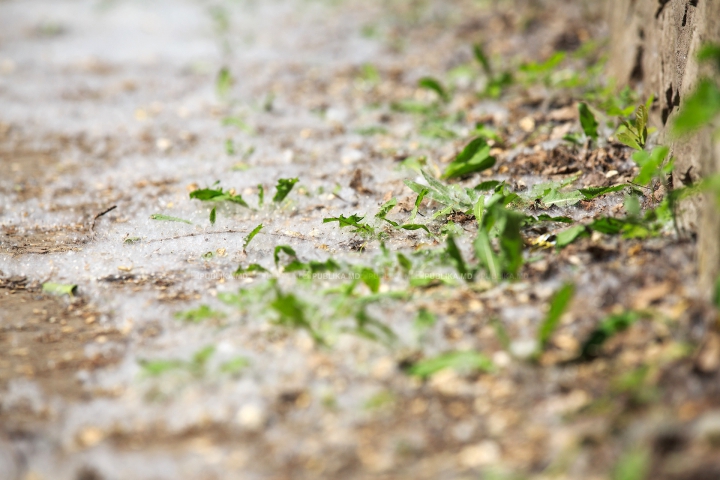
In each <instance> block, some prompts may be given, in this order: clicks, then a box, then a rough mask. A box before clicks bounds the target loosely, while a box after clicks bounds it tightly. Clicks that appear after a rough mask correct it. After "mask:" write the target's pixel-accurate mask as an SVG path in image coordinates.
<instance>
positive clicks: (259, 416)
mask: <svg viewBox="0 0 720 480" xmlns="http://www.w3.org/2000/svg"><path fill="white" fill-rule="evenodd" d="M236 419H237V422H238V423H239V424H240V426H242V427H243V428H246V429H248V430H259V429H260V428H261V427H262V426H263V425H264V424H265V412H264V411H263V409H262V408H260V407H259V406H258V405H253V404H250V405H245V406H243V407H242V408H241V409H240V411H239V412H238V413H237V417H236Z"/></svg>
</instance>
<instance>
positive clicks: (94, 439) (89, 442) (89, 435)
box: [77, 427, 105, 448]
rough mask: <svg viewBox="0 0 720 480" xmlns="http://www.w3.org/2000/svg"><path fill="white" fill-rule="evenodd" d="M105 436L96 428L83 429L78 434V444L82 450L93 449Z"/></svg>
mask: <svg viewBox="0 0 720 480" xmlns="http://www.w3.org/2000/svg"><path fill="white" fill-rule="evenodd" d="M104 436H105V434H104V433H103V431H102V430H100V429H99V428H98V427H85V428H83V429H82V431H81V432H80V433H79V434H78V438H77V439H78V444H79V445H80V446H81V447H84V448H90V447H94V446H95V445H97V444H98V443H100V442H101V441H102V439H103V438H104Z"/></svg>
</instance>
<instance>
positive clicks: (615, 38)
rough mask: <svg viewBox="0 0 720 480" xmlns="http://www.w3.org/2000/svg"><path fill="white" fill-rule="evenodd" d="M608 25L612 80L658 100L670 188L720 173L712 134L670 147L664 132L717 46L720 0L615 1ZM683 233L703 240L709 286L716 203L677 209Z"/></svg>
mask: <svg viewBox="0 0 720 480" xmlns="http://www.w3.org/2000/svg"><path fill="white" fill-rule="evenodd" d="M607 18H608V21H609V24H610V32H611V37H612V40H611V57H610V58H611V60H610V64H609V69H610V74H611V75H612V76H613V77H615V78H616V79H617V80H618V82H619V84H621V85H623V84H631V85H635V86H641V87H642V89H643V91H644V93H645V94H646V95H648V96H649V95H651V94H653V95H654V96H655V98H656V101H655V104H654V105H653V109H652V111H651V122H652V123H653V124H654V125H655V126H657V127H659V128H661V129H662V130H663V133H662V135H661V142H663V143H665V144H670V146H671V148H672V154H673V156H674V157H675V158H676V167H675V173H674V174H673V179H672V182H673V186H675V187H679V186H682V185H683V184H687V183H689V182H691V181H696V180H697V179H698V178H699V177H700V176H705V175H709V174H713V173H717V172H720V147H718V146H717V145H713V140H712V136H711V134H710V131H704V132H701V133H699V134H698V135H696V136H693V137H692V138H691V139H688V140H683V141H676V142H671V139H669V138H668V137H667V136H666V135H665V133H664V127H665V126H666V125H667V124H668V122H669V121H670V120H671V119H672V117H673V115H674V114H676V113H677V111H678V108H679V106H680V104H681V102H682V100H683V98H685V96H686V95H687V94H688V92H690V91H691V90H692V89H693V88H694V87H695V85H696V84H697V81H698V79H699V78H700V77H701V76H702V74H703V73H707V72H705V71H704V70H703V69H702V67H701V66H700V65H698V62H697V61H696V54H697V52H698V49H699V48H700V47H701V46H702V45H703V44H705V43H706V42H720V1H718V0H655V1H650V0H611V1H609V2H608V11H607ZM679 224H680V226H681V228H682V230H683V231H685V232H688V233H696V234H697V235H698V237H699V238H698V261H699V270H700V277H701V285H705V286H707V287H708V289H709V286H710V285H711V284H712V283H713V282H714V279H715V278H716V276H717V275H718V272H720V214H718V211H717V206H716V204H715V202H710V201H707V199H703V198H695V199H692V200H690V201H687V202H684V204H683V205H681V207H680V215H679Z"/></svg>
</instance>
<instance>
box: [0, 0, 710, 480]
mask: <svg viewBox="0 0 720 480" xmlns="http://www.w3.org/2000/svg"><path fill="white" fill-rule="evenodd" d="M594 9H595V8H594V7H593V6H592V5H590V6H586V5H585V4H584V3H583V2H561V1H552V2H550V1H548V2H545V3H534V2H521V1H517V2H472V1H460V0H457V1H452V2H448V1H444V2H442V1H434V0H428V1H396V2H361V1H354V0H345V1H333V2H328V1H319V0H317V1H310V0H305V1H301V0H282V1H280V0H276V1H268V2H254V1H249V0H246V1H240V0H238V1H226V2H221V1H215V2H209V1H201V0H194V1H191V0H187V1H185V0H174V1H171V0H161V1H156V2H151V3H148V2H141V1H137V0H83V1H73V2H69V1H65V2H59V1H53V2H51V1H41V0H31V1H27V0H26V1H22V2H21V1H19V0H3V1H0V105H2V108H1V109H0V169H1V171H2V176H0V345H1V348H2V351H3V355H2V356H1V357H0V478H3V479H5V478H8V479H15V478H18V479H53V480H64V479H72V480H76V479H77V480H81V479H83V480H86V479H126V478H133V479H165V478H168V479H178V478H188V479H226V478H228V479H233V478H238V479H252V478H278V479H279V478H313V479H317V478H333V479H334V478H357V479H360V478H382V479H405V478H407V479H411V478H412V479H425V478H427V479H437V478H458V479H465V478H468V479H469V478H507V479H510V478H533V479H535V478H537V479H545V478H548V479H550V478H558V479H560V478H565V479H576V478H583V479H605V478H613V479H640V478H653V479H674V480H675V479H677V480H679V479H687V480H690V479H693V480H697V479H715V478H720V463H718V461H717V458H718V457H719V456H720V450H719V449H720V387H719V385H720V382H719V380H720V334H719V333H718V323H717V314H716V311H715V310H714V308H713V306H712V305H711V304H710V303H709V302H707V301H706V300H704V299H703V298H701V297H700V295H699V291H700V290H701V289H700V288H699V286H698V285H697V280H696V276H697V269H696V264H695V246H696V245H695V240H694V238H693V237H692V235H687V234H686V233H683V232H677V231H676V229H675V228H673V225H672V221H667V222H664V223H663V222H659V221H657V222H655V223H652V226H651V225H650V224H649V223H642V228H640V227H637V228H636V229H635V230H633V232H634V233H632V234H629V233H628V231H624V232H625V235H610V234H606V233H607V232H606V233H601V232H599V231H598V230H594V231H591V230H589V229H587V230H583V231H582V232H579V233H578V238H577V239H575V241H573V242H568V245H567V246H564V248H560V247H561V245H559V242H557V241H555V240H554V239H556V235H557V234H558V233H560V232H563V231H565V230H567V229H568V228H573V227H572V226H570V224H573V225H589V224H591V222H592V221H594V220H597V219H599V218H604V217H612V218H618V219H627V218H635V217H632V210H633V209H632V206H631V205H630V203H628V201H627V200H626V197H627V196H633V195H634V197H633V198H638V199H639V205H640V207H641V208H642V209H643V210H644V211H656V210H657V211H659V209H660V207H661V206H662V205H664V203H662V202H663V198H665V197H666V195H667V191H666V189H665V187H664V186H663V185H662V182H659V181H658V180H657V179H656V180H654V181H653V182H652V183H650V184H649V186H648V187H642V186H639V187H638V186H636V187H635V188H633V186H632V185H633V184H632V183H630V182H632V181H634V179H635V178H636V177H637V175H638V167H637V165H636V164H635V162H634V161H633V160H632V159H631V154H632V152H631V149H630V148H628V147H626V146H624V145H622V144H620V143H618V142H617V141H616V140H615V139H614V138H612V137H613V133H614V126H615V124H614V123H613V122H615V120H616V119H615V118H614V117H615V116H614V115H609V114H608V115H607V116H605V117H604V116H603V115H602V114H603V111H605V112H608V111H611V107H612V106H617V107H618V108H626V107H628V106H630V107H631V110H632V108H634V106H635V105H637V104H640V103H644V98H643V97H642V90H641V89H640V88H639V89H638V92H634V91H630V90H627V91H625V92H624V93H622V94H618V93H616V92H617V90H614V89H612V88H609V89H604V88H603V87H602V86H604V85H606V84H607V82H608V81H609V80H607V79H604V78H602V76H601V73H602V64H603V63H602V61H603V60H602V56H603V54H604V52H605V50H604V46H603V44H604V43H603V42H604V41H603V38H604V35H605V32H604V29H603V26H602V25H603V23H602V19H601V17H599V16H598V12H595V11H594ZM474 45H480V46H482V50H483V51H484V52H486V54H487V56H488V57H489V58H490V65H489V66H483V65H482V62H481V61H478V58H476V57H477V56H476V55H475V54H474V51H473V46H474ZM556 52H567V53H566V54H565V57H564V58H563V59H561V61H560V63H558V64H557V65H555V64H553V63H552V61H551V62H550V63H549V64H544V63H543V62H545V61H547V60H548V59H552V58H553V55H555V54H556ZM505 71H507V72H509V73H511V74H512V75H513V76H514V80H513V81H512V82H505V83H507V85H506V84H505V83H503V81H502V73H503V72H505ZM428 77H430V78H435V79H438V80H439V81H440V83H441V85H443V86H444V88H439V89H438V88H435V87H433V86H431V87H427V85H428V82H427V81H426V82H425V83H424V85H426V87H422V86H421V85H420V84H419V82H420V81H421V80H422V79H423V78H428ZM492 80H497V82H495V85H496V91H493V88H492V87H493V81H492ZM421 83H422V82H421ZM430 83H432V82H430ZM443 97H447V98H443ZM580 100H585V101H588V102H589V103H590V105H591V106H592V107H593V108H594V109H595V112H596V114H597V115H598V116H599V117H601V118H602V119H603V121H601V122H600V123H601V124H600V126H599V130H600V137H601V139H600V140H599V141H597V142H593V141H589V140H588V139H587V138H585V137H584V136H583V133H582V132H583V130H582V129H581V125H580V122H579V118H578V105H577V104H578V101H580ZM651 108H657V105H654V106H651ZM605 120H608V121H609V122H610V124H608V123H607V122H606V121H605ZM480 127H483V128H480ZM568 134H570V135H571V136H572V135H574V137H572V139H571V140H567V138H568V137H567V135H568ZM477 136H480V137H484V138H486V140H487V143H488V145H489V147H490V148H491V149H490V153H491V154H492V155H493V156H494V157H495V158H496V162H495V164H494V165H493V166H492V167H491V168H487V169H485V170H484V171H482V172H481V173H471V174H469V175H462V176H460V177H459V178H457V179H442V185H451V184H452V185H458V186H462V187H470V189H471V192H470V194H472V195H476V196H479V197H485V198H486V200H485V202H490V201H491V198H492V192H493V190H494V188H495V186H492V187H483V188H485V190H484V192H480V194H478V193H472V192H478V190H472V187H475V186H476V185H479V184H481V183H482V182H487V181H491V180H495V181H504V182H505V185H506V187H504V188H505V190H502V191H503V192H505V193H506V194H510V193H516V194H518V195H520V198H518V199H515V200H513V201H512V202H510V203H509V204H508V210H501V211H503V212H505V211H512V212H522V214H523V215H530V217H525V218H526V220H525V221H524V222H525V223H524V224H523V225H522V228H521V230H520V232H521V235H522V244H521V248H523V250H524V251H523V256H524V261H523V264H522V265H521V266H520V267H519V269H518V270H517V271H513V272H510V273H511V274H510V275H505V276H504V278H497V276H494V275H492V273H491V270H490V268H489V267H488V268H485V269H483V268H479V267H476V265H480V264H481V263H482V262H481V258H482V256H481V250H480V249H477V248H474V245H473V244H474V242H475V239H476V238H478V237H479V236H480V231H479V227H478V220H479V218H478V217H479V215H480V214H481V213H482V212H483V210H482V208H483V207H482V204H481V206H480V210H477V209H476V208H475V206H474V205H469V208H460V207H459V206H458V205H457V204H456V205H455V208H451V209H450V210H448V211H446V212H444V213H440V214H438V215H436V216H435V217H434V215H435V214H436V213H438V212H439V211H441V210H443V209H444V208H445V207H446V206H447V205H444V204H443V203H442V201H441V200H439V196H435V194H434V193H430V192H429V193H428V194H426V196H425V198H424V199H420V201H419V202H417V203H416V199H418V194H417V192H415V191H413V190H411V188H409V187H408V186H407V183H405V182H406V181H408V183H410V184H411V185H413V184H412V183H411V182H416V183H417V184H418V185H419V186H420V188H422V187H423V186H426V185H428V183H429V182H432V181H433V179H435V178H436V177H440V175H441V173H442V172H444V171H446V169H447V168H448V166H449V165H451V163H450V162H451V161H453V160H454V159H455V158H456V155H458V153H459V152H461V151H462V150H463V148H464V147H465V146H466V145H467V144H468V143H469V142H470V140H472V139H473V138H475V137H477ZM573 139H574V140H573ZM656 141H657V140H656V137H654V136H653V135H651V137H650V140H649V143H650V144H651V143H653V142H656ZM422 172H425V176H423V173H422ZM290 178H297V179H298V182H297V184H296V185H294V188H293V189H292V190H291V191H290V192H289V194H288V195H287V196H286V197H285V198H283V199H280V198H278V199H277V200H278V201H274V198H273V197H274V196H275V194H276V192H277V189H276V184H277V183H278V180H280V179H290ZM551 181H552V182H563V181H567V182H568V184H569V185H568V186H567V187H564V188H560V187H559V186H558V185H559V184H558V183H555V184H554V186H551V187H548V188H551V189H555V190H553V191H554V192H555V193H554V195H556V198H558V197H557V195H560V197H562V195H561V194H565V193H567V192H570V191H571V189H574V190H572V191H573V192H575V193H573V194H574V195H579V193H578V190H577V188H582V187H609V186H614V185H626V186H625V187H622V188H621V189H618V190H617V191H614V192H608V193H606V194H604V195H599V196H596V197H594V198H582V200H581V199H579V198H575V199H574V200H572V201H565V200H557V201H551V200H549V199H548V197H547V196H538V195H535V196H534V197H533V196H532V195H533V194H532V192H534V191H537V187H536V186H537V185H539V184H543V183H544V182H551ZM216 182H219V184H217V185H216ZM207 188H210V189H216V190H217V188H223V189H225V190H224V191H223V193H228V191H229V193H228V195H227V196H226V197H225V198H226V200H225V201H218V202H207V201H201V200H199V199H197V198H195V199H193V198H190V196H191V195H189V194H191V193H193V192H194V195H195V196H198V195H199V193H201V192H203V191H206V190H204V189H207ZM500 188H503V187H502V186H501V187H500ZM623 188H624V190H623ZM540 190H542V189H540ZM458 191H462V192H465V193H464V194H460V193H457V192H458ZM261 192H262V195H263V197H264V198H263V200H264V201H263V200H261ZM558 192H559V193H558ZM633 192H634V193H633ZM455 194H457V195H459V197H458V198H460V197H462V195H465V196H467V195H469V194H468V193H467V191H465V190H456V191H455ZM237 195H240V196H241V197H242V199H243V200H242V201H243V202H245V204H246V205H241V204H238V203H237V202H238V201H239V200H238V197H237ZM541 197H542V198H541ZM228 198H231V199H235V200H236V202H233V201H230V200H227V199H228ZM393 198H395V199H396V201H397V206H395V207H394V208H393V209H391V210H390V211H389V213H388V214H387V215H386V216H387V220H390V222H387V221H384V220H383V219H382V218H378V217H375V215H376V214H377V213H378V211H379V210H380V207H381V206H382V205H383V204H385V203H386V202H388V201H391V200H392V199H393ZM461 200H462V199H461ZM466 200H467V199H465V200H462V201H466ZM461 203H462V202H461ZM472 203H473V204H475V205H477V203H476V199H473V202H472ZM466 206H467V205H466ZM416 207H417V209H416ZM211 211H212V212H214V213H213V214H211ZM415 212H417V213H415ZM158 214H159V215H165V216H169V217H174V218H175V219H180V220H184V221H185V222H183V221H169V220H163V219H162V218H166V217H160V219H152V218H151V216H154V215H158ZM353 214H358V216H360V217H364V219H363V220H358V221H359V222H360V223H359V225H361V227H360V230H361V231H359V232H353V229H354V228H356V227H342V228H341V225H342V224H341V223H339V222H338V221H337V219H338V218H339V217H340V216H341V215H342V216H344V218H347V217H350V216H351V215H353ZM490 214H491V210H490V208H488V210H487V211H486V212H485V215H486V216H488V215H490ZM543 214H544V215H548V216H549V217H551V218H550V219H547V218H545V220H543V218H542V217H540V216H541V215H543ZM559 217H566V218H559ZM156 218H157V217H156ZM330 218H335V219H336V221H328V222H324V219H330ZM355 218H357V217H355ZM508 218H516V217H512V214H511V216H510V217H508ZM527 218H529V219H531V220H532V221H531V220H528V219H527ZM213 219H214V221H211V220H213ZM508 221H509V220H508ZM653 221H654V220H653ZM391 222H392V223H391ZM568 222H570V223H568ZM633 222H636V223H632V222H631V223H632V225H636V226H637V225H639V224H640V223H641V222H640V220H637V219H636V220H633ZM643 222H644V221H643ZM393 223H394V224H395V225H397V227H396V226H394V225H393ZM260 224H262V225H263V228H262V229H261V230H260V231H259V233H258V234H257V235H256V236H255V237H254V238H250V239H249V235H250V232H251V231H253V229H255V228H256V227H257V226H258V225H260ZM362 225H366V227H362ZM401 225H405V226H409V228H408V229H403V228H400V226H401ZM417 225H423V226H424V228H427V230H425V229H424V228H421V227H417ZM638 232H639V233H638ZM557 238H561V237H557ZM248 239H249V240H248ZM475 243H476V242H475ZM455 245H456V246H457V250H458V252H459V255H460V256H462V260H461V261H458V255H457V254H456V253H453V252H454V250H453V246H455ZM278 246H285V247H284V248H281V249H279V250H278V249H277V247H278ZM490 248H494V249H495V251H498V250H497V249H498V248H499V247H498V245H496V244H495V243H494V241H493V243H491V247H490ZM398 254H400V255H398ZM293 260H296V262H295V263H294V264H293V263H291V262H292V261H293ZM328 260H331V261H332V262H331V263H327V262H328ZM310 262H316V263H310ZM479 262H480V263H479ZM252 265H259V266H260V267H262V269H264V270H265V271H259V270H260V268H259V267H254V270H255V271H252V270H253V268H251V266H252ZM293 265H294V266H295V267H297V268H298V269H299V271H298V272H295V273H293V272H292V270H293V268H295V267H292V266H293ZM313 273H314V274H313ZM506 273H508V272H506ZM50 284H59V285H61V286H62V285H64V286H70V287H68V288H67V289H66V291H65V293H64V294H58V293H62V292H58V291H57V289H55V290H53V288H52V286H51V285H50ZM72 286H76V288H72ZM558 292H560V293H558ZM562 292H571V293H572V299H571V300H570V303H569V304H568V305H567V307H566V308H565V309H562V308H561V309H560V310H561V311H560V312H559V314H560V315H559V316H558V317H557V319H556V320H557V321H558V324H557V325H555V326H554V327H553V328H551V329H550V330H549V333H548V335H547V337H542V336H541V333H538V332H541V331H542V330H543V328H545V326H547V325H548V320H547V319H548V318H551V317H552V311H553V308H552V306H551V305H552V304H557V303H558V302H559V301H558V300H557V299H558V298H559V297H561V296H562ZM618 318H620V319H628V320H627V325H626V326H627V328H622V329H621V328H618V329H616V330H617V332H616V331H615V330H613V331H612V332H611V334H609V335H608V338H607V339H606V341H605V342H604V343H603V342H601V344H599V345H598V346H597V348H595V349H594V350H589V349H586V348H584V347H585V346H586V345H588V339H589V338H597V335H598V332H600V331H601V329H600V328H599V325H604V323H601V322H603V321H605V322H606V323H607V319H618ZM606 323H605V324H606ZM593 335H596V337H592V336H593ZM543 338H544V340H543ZM603 339H604V337H603ZM453 355H454V356H453ZM453 359H454V360H453ZM458 359H459V360H458ZM442 362H446V363H445V364H443V363H442ZM448 362H449V365H448V364H447V363H448ZM453 362H454V363H453ZM446 366H449V367H457V368H443V367H446ZM423 369H425V370H424V371H423Z"/></svg>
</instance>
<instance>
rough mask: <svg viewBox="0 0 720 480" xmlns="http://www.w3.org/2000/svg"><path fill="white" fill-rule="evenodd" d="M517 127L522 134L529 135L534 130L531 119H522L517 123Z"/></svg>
mask: <svg viewBox="0 0 720 480" xmlns="http://www.w3.org/2000/svg"><path fill="white" fill-rule="evenodd" d="M518 125H519V126H520V128H521V129H522V131H523V132H526V133H530V132H532V131H533V130H535V119H533V118H532V117H524V118H522V119H521V120H520V121H519V122H518Z"/></svg>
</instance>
